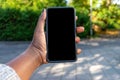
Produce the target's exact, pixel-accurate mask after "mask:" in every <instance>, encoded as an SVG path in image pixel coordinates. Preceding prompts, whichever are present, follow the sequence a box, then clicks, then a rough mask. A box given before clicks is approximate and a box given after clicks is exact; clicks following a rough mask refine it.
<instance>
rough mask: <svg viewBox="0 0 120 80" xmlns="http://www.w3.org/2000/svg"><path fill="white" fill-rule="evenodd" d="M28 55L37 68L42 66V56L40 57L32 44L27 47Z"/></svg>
mask: <svg viewBox="0 0 120 80" xmlns="http://www.w3.org/2000/svg"><path fill="white" fill-rule="evenodd" d="M28 51H29V53H28V54H29V55H31V56H32V57H33V58H34V60H35V63H36V65H37V66H38V67H39V66H40V65H42V64H43V60H42V56H41V55H40V50H39V49H37V48H36V47H35V46H33V45H32V44H31V45H30V46H29V47H28Z"/></svg>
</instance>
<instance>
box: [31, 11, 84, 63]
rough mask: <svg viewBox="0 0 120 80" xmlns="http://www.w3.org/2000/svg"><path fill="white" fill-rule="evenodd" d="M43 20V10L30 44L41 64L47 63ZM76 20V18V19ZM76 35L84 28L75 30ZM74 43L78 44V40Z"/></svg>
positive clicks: (44, 16) (77, 38)
mask: <svg viewBox="0 0 120 80" xmlns="http://www.w3.org/2000/svg"><path fill="white" fill-rule="evenodd" d="M45 19H46V10H44V11H43V12H42V14H41V16H40V18H39V20H38V23H37V26H36V29H35V32H34V36H33V40H32V43H31V46H32V47H34V48H35V49H36V50H34V51H35V53H37V54H38V55H39V58H40V59H42V64H45V63H47V61H46V38H45V32H44V25H45ZM76 20H77V17H76ZM76 31H77V33H81V32H83V31H84V27H77V28H76ZM75 41H76V43H78V42H80V38H79V37H76V38H75ZM80 52H81V49H77V54H79V53H80Z"/></svg>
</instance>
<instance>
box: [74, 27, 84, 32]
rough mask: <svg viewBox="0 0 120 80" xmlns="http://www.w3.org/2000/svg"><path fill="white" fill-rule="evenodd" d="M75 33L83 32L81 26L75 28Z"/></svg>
mask: <svg viewBox="0 0 120 80" xmlns="http://www.w3.org/2000/svg"><path fill="white" fill-rule="evenodd" d="M76 32H77V33H81V32H84V27H83V26H79V27H77V28H76Z"/></svg>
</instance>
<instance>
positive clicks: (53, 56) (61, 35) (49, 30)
mask: <svg viewBox="0 0 120 80" xmlns="http://www.w3.org/2000/svg"><path fill="white" fill-rule="evenodd" d="M46 12H47V18H46V38H47V61H48V62H74V61H76V58H77V57H76V44H75V36H76V21H75V10H74V8H72V7H55V8H47V10H46Z"/></svg>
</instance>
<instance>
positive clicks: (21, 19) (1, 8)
mask: <svg viewBox="0 0 120 80" xmlns="http://www.w3.org/2000/svg"><path fill="white" fill-rule="evenodd" d="M69 1H70V2H69V3H67V1H66V0H22V1H21V0H0V40H31V39H32V35H33V32H34V28H35V26H36V23H37V20H38V17H39V16H40V13H41V12H42V10H43V9H44V8H47V7H56V6H57V7H58V6H72V7H74V8H75V9H76V15H77V16H78V20H77V26H84V27H85V32H84V33H82V34H78V35H79V36H80V37H83V38H85V37H89V36H90V15H91V16H92V23H93V24H94V25H98V26H99V27H101V28H103V29H120V26H119V25H120V5H118V4H113V1H112V0H92V1H93V2H92V3H93V6H92V9H93V11H92V14H90V0H69Z"/></svg>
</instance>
